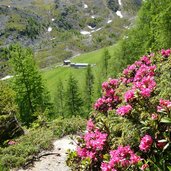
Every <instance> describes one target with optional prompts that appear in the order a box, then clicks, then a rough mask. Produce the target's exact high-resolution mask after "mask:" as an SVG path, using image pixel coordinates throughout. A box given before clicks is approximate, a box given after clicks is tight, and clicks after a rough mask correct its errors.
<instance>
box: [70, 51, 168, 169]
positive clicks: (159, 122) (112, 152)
mask: <svg viewBox="0 0 171 171" xmlns="http://www.w3.org/2000/svg"><path fill="white" fill-rule="evenodd" d="M170 54H171V50H170V49H168V50H164V49H162V50H161V51H159V52H158V53H156V54H148V55H145V56H143V57H141V58H140V60H139V61H136V62H134V64H132V65H130V66H128V67H127V68H126V69H124V70H123V73H122V74H120V77H119V78H118V79H111V78H110V79H109V80H108V81H107V82H104V83H103V84H102V91H103V96H102V97H101V98H100V99H98V100H97V102H96V103H95V105H94V109H95V110H94V112H93V113H92V115H91V119H90V121H89V122H88V123H87V131H86V133H85V135H83V136H81V137H80V138H79V139H78V148H77V150H76V151H75V152H70V153H69V155H68V159H67V164H68V166H70V167H71V169H72V170H81V171H82V170H102V171H122V170H123V171H124V170H130V171H132V170H166V171H167V170H170V168H171V162H170V161H171V155H170V149H171V143H170V141H171V136H170V133H171V131H170V130H171V129H170V127H171V96H170V95H171V94H170V93H171V89H170V79H171V74H170V72H169V71H170V69H171V67H170V62H171V55H170ZM92 127H93V129H92ZM90 128H91V129H90ZM94 134H95V135H96V136H94ZM98 135H101V136H102V135H103V136H102V137H104V139H101V138H100V139H99V137H101V136H98ZM104 135H105V136H104ZM87 137H88V138H87ZM91 144H93V146H92V145H91ZM98 145H101V146H100V148H98V147H97V148H96V150H97V151H96V150H94V148H93V147H96V146H98ZM96 154H97V156H98V157H96Z"/></svg>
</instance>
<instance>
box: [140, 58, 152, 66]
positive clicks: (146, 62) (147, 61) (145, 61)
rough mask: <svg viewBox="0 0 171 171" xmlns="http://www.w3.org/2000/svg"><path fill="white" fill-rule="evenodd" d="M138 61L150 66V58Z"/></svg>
mask: <svg viewBox="0 0 171 171" xmlns="http://www.w3.org/2000/svg"><path fill="white" fill-rule="evenodd" d="M140 60H141V61H142V62H144V63H145V64H146V65H150V64H151V61H150V58H149V57H147V56H143V57H141V59H140Z"/></svg>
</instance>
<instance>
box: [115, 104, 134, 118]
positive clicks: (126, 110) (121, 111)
mask: <svg viewBox="0 0 171 171" xmlns="http://www.w3.org/2000/svg"><path fill="white" fill-rule="evenodd" d="M131 110H132V106H131V105H129V104H128V105H126V106H121V107H119V108H118V109H117V110H116V113H117V114H118V115H121V116H125V115H127V114H128V113H130V112H131Z"/></svg>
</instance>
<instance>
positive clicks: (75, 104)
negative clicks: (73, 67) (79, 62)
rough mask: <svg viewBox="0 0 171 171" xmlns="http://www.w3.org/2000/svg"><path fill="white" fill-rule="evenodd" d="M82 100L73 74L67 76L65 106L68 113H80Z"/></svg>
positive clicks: (75, 114) (74, 114)
mask: <svg viewBox="0 0 171 171" xmlns="http://www.w3.org/2000/svg"><path fill="white" fill-rule="evenodd" d="M82 106H83V100H82V98H81V95H80V92H79V87H78V82H77V80H76V79H75V78H74V76H73V75H70V76H69V79H68V84H67V90H66V108H67V113H68V115H71V116H77V115H81V114H82V113H83V112H82Z"/></svg>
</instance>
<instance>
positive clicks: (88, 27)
mask: <svg viewBox="0 0 171 171" xmlns="http://www.w3.org/2000/svg"><path fill="white" fill-rule="evenodd" d="M87 27H88V28H89V29H91V30H93V29H95V27H91V26H89V25H88V26H87Z"/></svg>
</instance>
